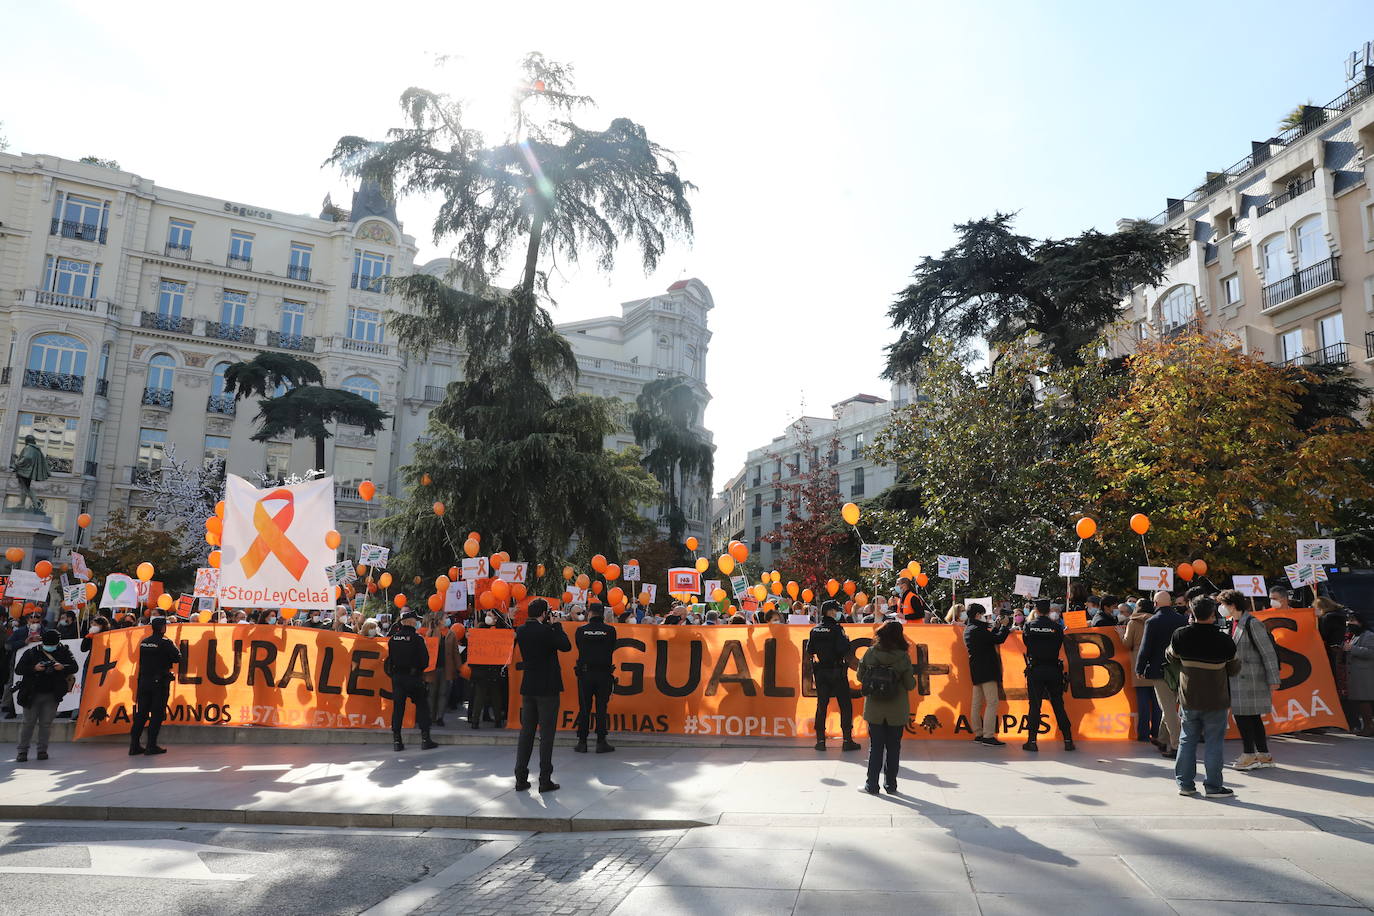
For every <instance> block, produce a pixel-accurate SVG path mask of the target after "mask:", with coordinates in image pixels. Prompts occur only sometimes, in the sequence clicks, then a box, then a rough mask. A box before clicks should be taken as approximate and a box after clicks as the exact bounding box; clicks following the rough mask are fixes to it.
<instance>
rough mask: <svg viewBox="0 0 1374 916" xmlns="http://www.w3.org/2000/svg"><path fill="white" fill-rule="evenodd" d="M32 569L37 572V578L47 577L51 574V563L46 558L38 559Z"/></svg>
mask: <svg viewBox="0 0 1374 916" xmlns="http://www.w3.org/2000/svg"><path fill="white" fill-rule="evenodd" d="M33 571H34V572H35V573H37V574H38V578H40V579H47V578H49V577H50V576H51V575H52V564H51V563H49V562H48V561H47V560H39V561H38V562H37V563H35V564H33Z"/></svg>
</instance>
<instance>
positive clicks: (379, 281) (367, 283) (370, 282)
mask: <svg viewBox="0 0 1374 916" xmlns="http://www.w3.org/2000/svg"><path fill="white" fill-rule="evenodd" d="M349 285H350V286H352V287H353V288H354V289H361V290H365V291H367V292H369V293H389V292H391V277H389V276H385V275H383V276H376V277H373V276H368V275H367V274H353V278H352V280H351V281H350V282H349Z"/></svg>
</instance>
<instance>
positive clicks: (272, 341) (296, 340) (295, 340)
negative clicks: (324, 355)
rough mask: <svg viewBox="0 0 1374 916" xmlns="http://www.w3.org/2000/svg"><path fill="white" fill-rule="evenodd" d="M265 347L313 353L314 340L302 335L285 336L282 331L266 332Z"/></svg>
mask: <svg viewBox="0 0 1374 916" xmlns="http://www.w3.org/2000/svg"><path fill="white" fill-rule="evenodd" d="M267 345H268V346H269V347H281V348H282V349H283V350H301V351H303V352H305V353H313V352H315V338H313V337H306V336H305V335H303V334H286V333H283V332H282V331H268V332H267Z"/></svg>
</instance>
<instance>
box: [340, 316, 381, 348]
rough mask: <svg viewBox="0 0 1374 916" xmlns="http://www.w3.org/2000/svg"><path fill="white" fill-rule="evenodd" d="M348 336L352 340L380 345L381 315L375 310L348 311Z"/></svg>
mask: <svg viewBox="0 0 1374 916" xmlns="http://www.w3.org/2000/svg"><path fill="white" fill-rule="evenodd" d="M348 336H349V337H350V338H352V339H353V340H365V341H367V342H369V343H380V342H381V340H382V313H381V312H379V311H377V310H376V309H359V308H352V309H349V310H348Z"/></svg>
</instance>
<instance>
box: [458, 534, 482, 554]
mask: <svg viewBox="0 0 1374 916" xmlns="http://www.w3.org/2000/svg"><path fill="white" fill-rule="evenodd" d="M481 549H482V545H481V544H479V543H477V542H476V541H474V540H473V539H472V538H468V539H467V540H466V541H464V542H463V553H465V554H467V555H468V557H469V558H471V557H475V556H477V552H478V551H479V550H481Z"/></svg>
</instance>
